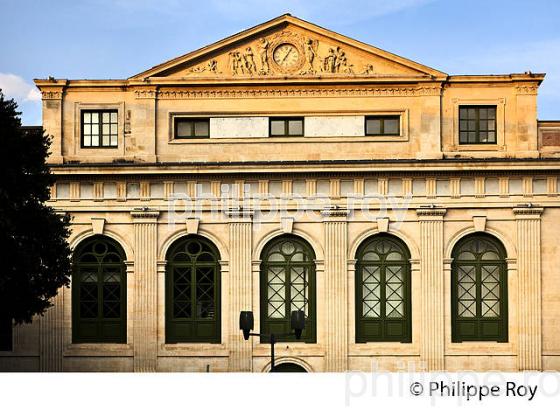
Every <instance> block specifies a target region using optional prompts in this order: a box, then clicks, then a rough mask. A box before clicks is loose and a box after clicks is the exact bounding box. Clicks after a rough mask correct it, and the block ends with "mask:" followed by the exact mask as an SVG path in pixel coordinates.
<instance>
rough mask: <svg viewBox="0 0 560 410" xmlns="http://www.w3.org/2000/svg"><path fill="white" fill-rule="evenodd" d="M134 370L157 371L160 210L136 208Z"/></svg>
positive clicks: (134, 217) (134, 219)
mask: <svg viewBox="0 0 560 410" xmlns="http://www.w3.org/2000/svg"><path fill="white" fill-rule="evenodd" d="M131 215H132V218H133V222H134V252H135V253H134V276H135V277H134V316H133V317H134V371H135V372H155V371H156V370H157V218H158V216H159V212H158V211H151V210H147V211H133V212H131Z"/></svg>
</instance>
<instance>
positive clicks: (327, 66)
mask: <svg viewBox="0 0 560 410" xmlns="http://www.w3.org/2000/svg"><path fill="white" fill-rule="evenodd" d="M335 69H336V53H335V52H334V49H332V48H329V54H327V56H326V57H325V59H324V60H323V71H325V72H327V73H334V72H335Z"/></svg>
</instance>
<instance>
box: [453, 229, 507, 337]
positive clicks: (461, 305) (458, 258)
mask: <svg viewBox="0 0 560 410" xmlns="http://www.w3.org/2000/svg"><path fill="white" fill-rule="evenodd" d="M505 255H506V254H505V249H504V247H503V246H502V244H501V243H500V242H499V241H498V240H497V239H495V238H493V237H491V236H489V235H485V234H475V235H469V236H467V237H465V238H463V239H462V240H461V241H460V242H459V243H458V244H457V245H456V246H455V248H454V250H453V265H452V281H451V282H452V285H451V286H452V288H451V299H452V320H453V323H452V340H453V342H462V341H470V340H481V341H497V342H507V340H508V314H507V266H506V261H505V258H506V256H505Z"/></svg>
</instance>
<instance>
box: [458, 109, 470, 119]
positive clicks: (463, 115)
mask: <svg viewBox="0 0 560 410" xmlns="http://www.w3.org/2000/svg"><path fill="white" fill-rule="evenodd" d="M467 117H468V110H467V109H466V108H459V119H460V120H464V119H466V118H467Z"/></svg>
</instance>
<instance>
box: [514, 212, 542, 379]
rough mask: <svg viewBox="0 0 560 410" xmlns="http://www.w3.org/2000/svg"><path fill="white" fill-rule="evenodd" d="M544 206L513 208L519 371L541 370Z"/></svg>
mask: <svg viewBox="0 0 560 410" xmlns="http://www.w3.org/2000/svg"><path fill="white" fill-rule="evenodd" d="M542 212H543V208H514V209H513V213H514V214H515V219H516V221H517V253H518V254H517V272H518V276H519V304H518V309H519V310H518V317H519V333H518V334H519V342H518V354H517V363H518V368H519V370H542V325H541V320H542V307H541V301H542V300H541V299H542V296H541V294H542V290H541V214H542Z"/></svg>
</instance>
